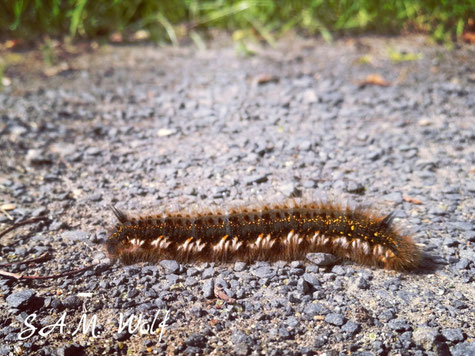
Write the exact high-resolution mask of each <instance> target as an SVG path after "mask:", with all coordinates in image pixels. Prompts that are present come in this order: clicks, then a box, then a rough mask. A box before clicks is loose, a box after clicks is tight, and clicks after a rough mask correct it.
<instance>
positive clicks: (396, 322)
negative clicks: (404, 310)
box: [388, 319, 411, 332]
mask: <svg viewBox="0 0 475 356" xmlns="http://www.w3.org/2000/svg"><path fill="white" fill-rule="evenodd" d="M388 327H389V328H390V329H392V330H394V331H398V332H401V331H408V330H409V329H411V324H409V323H408V322H407V321H406V320H403V319H392V320H390V321H389V322H388Z"/></svg>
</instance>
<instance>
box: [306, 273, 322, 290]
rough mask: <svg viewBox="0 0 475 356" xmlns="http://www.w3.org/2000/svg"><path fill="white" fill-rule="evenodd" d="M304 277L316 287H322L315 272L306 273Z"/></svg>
mask: <svg viewBox="0 0 475 356" xmlns="http://www.w3.org/2000/svg"><path fill="white" fill-rule="evenodd" d="M302 278H303V279H304V280H305V281H307V282H308V283H310V284H311V285H312V286H313V287H314V288H316V287H320V281H319V280H318V278H317V277H316V276H315V275H314V274H311V273H304V274H303V276H302Z"/></svg>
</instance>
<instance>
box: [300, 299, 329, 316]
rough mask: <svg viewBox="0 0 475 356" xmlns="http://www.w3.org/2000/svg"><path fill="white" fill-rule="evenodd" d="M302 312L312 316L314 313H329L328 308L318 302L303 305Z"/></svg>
mask: <svg viewBox="0 0 475 356" xmlns="http://www.w3.org/2000/svg"><path fill="white" fill-rule="evenodd" d="M303 312H304V314H306V315H308V316H310V317H312V318H313V317H314V316H315V315H326V314H328V313H330V310H329V309H328V308H327V307H326V306H324V305H323V304H320V303H310V304H307V305H306V306H305V308H304V309H303Z"/></svg>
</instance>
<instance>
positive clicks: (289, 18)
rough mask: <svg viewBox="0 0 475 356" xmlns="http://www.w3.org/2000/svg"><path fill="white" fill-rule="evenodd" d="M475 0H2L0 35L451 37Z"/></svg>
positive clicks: (28, 37)
mask: <svg viewBox="0 0 475 356" xmlns="http://www.w3.org/2000/svg"><path fill="white" fill-rule="evenodd" d="M474 9H475V0H387V1H384V0H294V1H290V0H275V1H271V0H240V1H230V0H207V1H206V0H205V1H198V0H177V1H172V0H170V1H168V0H7V1H1V2H0V37H1V38H2V39H12V38H20V39H26V40H36V39H42V38H44V37H45V36H46V35H48V36H49V37H53V38H63V37H65V36H69V37H71V38H86V39H90V38H101V37H106V36H108V35H110V34H111V33H116V32H119V33H122V34H124V35H125V36H127V35H128V34H132V33H134V32H136V31H138V30H146V31H148V33H149V34H150V38H151V39H152V40H155V41H168V42H172V43H177V42H178V41H179V38H180V37H181V36H183V35H190V33H192V32H193V33H195V38H196V32H195V31H196V30H207V29H210V28H220V29H226V30H232V31H236V30H241V31H242V30H252V32H253V33H255V34H257V35H259V36H260V37H261V38H263V39H264V40H266V41H267V42H269V43H272V42H273V40H274V38H275V37H276V36H279V35H280V34H282V33H284V32H286V31H288V30H290V29H295V30H298V31H303V32H305V33H309V34H321V35H322V36H323V37H324V38H325V39H327V40H330V39H331V38H332V36H333V34H335V33H361V32H372V33H400V32H401V31H403V30H415V31H423V32H426V33H430V34H431V35H432V36H433V37H434V38H435V39H436V40H438V41H449V40H451V39H455V38H457V37H458V36H460V34H461V33H462V31H463V30H464V26H466V24H467V20H468V19H469V18H474V15H475V14H474Z"/></svg>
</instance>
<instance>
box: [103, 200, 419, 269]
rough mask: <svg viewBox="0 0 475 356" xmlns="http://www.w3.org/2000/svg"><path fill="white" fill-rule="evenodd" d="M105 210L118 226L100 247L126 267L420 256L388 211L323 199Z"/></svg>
mask: <svg viewBox="0 0 475 356" xmlns="http://www.w3.org/2000/svg"><path fill="white" fill-rule="evenodd" d="M112 209H113V212H114V214H115V215H116V217H117V219H118V220H119V223H118V224H117V225H116V227H115V229H114V231H113V232H112V233H111V235H110V236H109V238H108V240H107V241H106V250H107V253H108V254H109V256H110V257H111V258H113V259H116V258H119V259H120V260H121V261H122V262H123V263H126V264H130V263H135V262H138V261H159V260H162V259H175V260H177V261H180V262H192V261H215V262H231V261H237V260H239V261H245V262H254V261H256V260H268V261H276V260H298V259H303V258H304V257H305V255H306V254H307V253H309V252H328V253H331V254H333V255H335V256H338V257H342V258H348V259H350V260H353V261H355V262H357V263H360V264H364V265H370V266H379V267H384V268H386V269H394V270H400V271H404V270H410V269H414V268H416V267H417V266H418V265H419V261H420V252H419V250H418V248H417V246H416V245H415V244H414V242H413V241H412V239H411V238H410V237H409V236H405V235H403V234H400V233H399V232H398V231H397V229H395V228H394V227H393V226H392V220H393V215H392V214H389V215H387V216H385V217H384V216H378V215H376V214H372V213H369V212H366V211H365V210H364V209H362V208H350V207H342V206H340V205H337V204H333V203H328V202H320V203H299V202H297V201H291V202H289V203H285V204H278V205H272V206H268V205H265V206H261V207H256V208H247V207H242V208H236V209H233V210H232V211H230V212H221V213H213V212H211V211H210V212H206V213H189V214H183V213H179V212H174V213H168V214H164V215H156V216H146V217H137V218H132V217H128V216H127V215H126V214H124V213H123V212H121V211H119V210H117V209H116V208H112Z"/></svg>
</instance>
